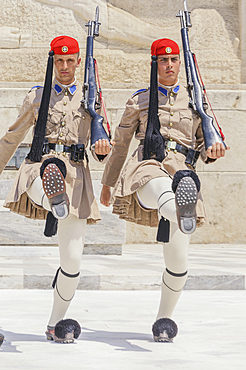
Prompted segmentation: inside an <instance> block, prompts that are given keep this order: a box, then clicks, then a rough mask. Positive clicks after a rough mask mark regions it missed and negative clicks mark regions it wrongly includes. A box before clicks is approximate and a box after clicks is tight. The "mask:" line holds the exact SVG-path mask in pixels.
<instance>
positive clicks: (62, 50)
mask: <svg viewBox="0 0 246 370" xmlns="http://www.w3.org/2000/svg"><path fill="white" fill-rule="evenodd" d="M50 47H51V51H52V50H53V51H54V54H59V55H62V54H64V55H65V54H76V53H78V52H79V44H78V41H77V40H75V39H74V38H72V37H69V36H58V37H55V38H54V39H53V40H52V41H51V43H50Z"/></svg>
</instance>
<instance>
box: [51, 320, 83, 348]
mask: <svg viewBox="0 0 246 370" xmlns="http://www.w3.org/2000/svg"><path fill="white" fill-rule="evenodd" d="M80 333H81V327H80V325H79V323H78V321H76V320H73V319H65V320H61V321H59V322H58V323H57V324H56V326H55V336H54V341H55V342H58V343H73V342H74V339H77V338H78V337H79V335H80Z"/></svg>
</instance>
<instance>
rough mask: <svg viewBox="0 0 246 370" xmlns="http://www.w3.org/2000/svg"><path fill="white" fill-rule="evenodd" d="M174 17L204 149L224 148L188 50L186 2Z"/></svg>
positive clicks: (191, 104) (192, 58) (193, 59)
mask: <svg viewBox="0 0 246 370" xmlns="http://www.w3.org/2000/svg"><path fill="white" fill-rule="evenodd" d="M176 17H180V23H181V38H182V44H183V52H184V61H185V70H186V77H187V87H188V91H189V95H190V101H189V106H190V107H191V108H192V109H193V110H194V112H195V113H196V114H197V115H198V116H199V117H200V118H201V120H202V132H203V137H204V142H205V148H206V150H207V149H208V147H210V146H212V145H213V144H215V143H216V142H219V143H223V144H224V146H225V147H226V144H225V142H224V135H223V133H222V131H221V128H220V127H219V125H218V127H219V130H220V134H219V133H218V131H217V130H216V128H215V127H214V125H213V117H211V116H209V115H208V114H207V113H206V112H205V108H206V106H207V103H206V101H205V96H204V92H206V90H205V86H204V85H203V89H202V87H201V84H200V81H199V78H198V74H197V68H196V63H195V62H196V59H195V54H193V53H192V52H191V50H190V44H189V36H188V31H189V30H188V28H190V27H192V24H191V21H190V12H189V11H188V8H187V3H186V0H184V11H181V10H180V11H179V13H178V14H177V15H176ZM217 123H218V122H217Z"/></svg>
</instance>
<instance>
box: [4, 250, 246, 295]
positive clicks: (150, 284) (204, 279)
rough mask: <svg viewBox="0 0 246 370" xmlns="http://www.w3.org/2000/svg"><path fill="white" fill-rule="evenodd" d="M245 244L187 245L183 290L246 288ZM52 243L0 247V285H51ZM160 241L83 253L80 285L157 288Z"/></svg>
mask: <svg viewBox="0 0 246 370" xmlns="http://www.w3.org/2000/svg"><path fill="white" fill-rule="evenodd" d="M245 252H246V245H236V246H235V245H233V246H231V245H212V246H211V245H210V246H207V245H191V248H190V255H189V260H190V263H189V264H190V266H189V275H188V281H187V283H186V286H185V289H187V290H243V289H245V272H246V268H245V263H244V262H243V261H244V260H243V256H245ZM58 267H59V251H58V248H57V247H52V246H46V247H38V246H36V247H32V246H29V247H23V246H19V247H17V246H2V247H0V287H1V289H51V283H52V281H53V278H54V275H55V273H56V270H57V268H58ZM163 270H164V263H163V257H162V247H161V245H160V244H149V245H123V250H122V255H116V254H114V255H109V254H108V255H98V254H97V255H88V254H87V255H84V256H83V258H82V264H81V278H80V283H79V286H78V289H79V290H159V288H160V283H161V276H162V273H163Z"/></svg>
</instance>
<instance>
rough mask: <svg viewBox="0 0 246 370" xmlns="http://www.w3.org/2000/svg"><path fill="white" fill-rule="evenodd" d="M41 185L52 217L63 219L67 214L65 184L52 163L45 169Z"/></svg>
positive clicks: (67, 204) (67, 203)
mask: <svg viewBox="0 0 246 370" xmlns="http://www.w3.org/2000/svg"><path fill="white" fill-rule="evenodd" d="M42 183H43V189H44V192H45V194H46V196H47V197H48V199H49V203H50V207H51V211H52V213H53V215H54V216H55V217H56V218H57V219H60V220H63V219H65V218H66V217H67V216H68V214H69V201H68V197H67V194H66V184H65V180H64V177H63V175H62V173H61V171H60V170H59V168H58V167H57V166H56V165H55V164H54V163H50V164H48V166H46V167H45V169H44V173H43V177H42Z"/></svg>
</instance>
